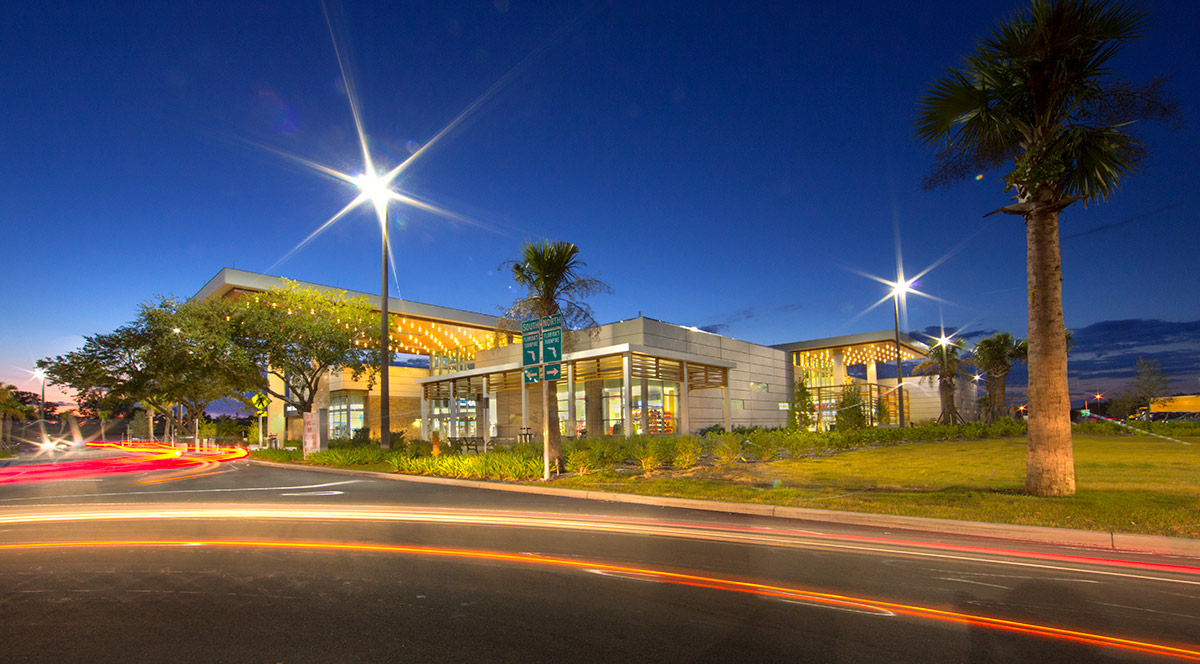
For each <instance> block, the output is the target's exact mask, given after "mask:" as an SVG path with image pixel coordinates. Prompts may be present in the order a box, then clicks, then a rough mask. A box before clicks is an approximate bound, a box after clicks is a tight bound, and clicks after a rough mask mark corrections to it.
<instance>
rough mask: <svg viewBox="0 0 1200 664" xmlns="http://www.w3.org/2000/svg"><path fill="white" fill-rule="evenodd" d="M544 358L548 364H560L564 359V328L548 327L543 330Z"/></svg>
mask: <svg viewBox="0 0 1200 664" xmlns="http://www.w3.org/2000/svg"><path fill="white" fill-rule="evenodd" d="M542 357H543V358H545V360H544V361H546V362H558V361H559V360H561V359H562V328H561V327H547V328H544V329H542Z"/></svg>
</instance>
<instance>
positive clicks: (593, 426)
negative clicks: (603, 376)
mask: <svg viewBox="0 0 1200 664" xmlns="http://www.w3.org/2000/svg"><path fill="white" fill-rule="evenodd" d="M583 409H584V411H585V412H584V427H586V428H587V432H588V435H589V436H603V435H606V434H607V433H608V431H606V430H605V428H604V381H602V380H589V381H587V382H586V383H584V384H583Z"/></svg>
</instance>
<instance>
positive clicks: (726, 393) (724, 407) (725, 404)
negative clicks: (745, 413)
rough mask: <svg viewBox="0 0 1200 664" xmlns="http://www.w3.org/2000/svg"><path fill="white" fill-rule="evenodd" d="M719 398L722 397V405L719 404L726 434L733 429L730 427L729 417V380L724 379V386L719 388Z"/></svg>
mask: <svg viewBox="0 0 1200 664" xmlns="http://www.w3.org/2000/svg"><path fill="white" fill-rule="evenodd" d="M721 397H722V401H723V403H722V404H721V410H722V411H723V414H724V416H725V431H726V432H728V431H730V430H732V429H733V427H732V426H731V425H730V419H731V418H730V415H729V379H728V378H726V379H725V386H724V387H722V388H721Z"/></svg>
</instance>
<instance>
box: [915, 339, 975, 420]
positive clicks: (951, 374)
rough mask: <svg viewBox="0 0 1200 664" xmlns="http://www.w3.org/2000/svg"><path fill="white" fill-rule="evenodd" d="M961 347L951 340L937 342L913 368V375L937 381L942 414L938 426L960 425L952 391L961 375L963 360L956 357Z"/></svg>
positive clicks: (959, 417) (959, 416) (960, 416)
mask: <svg viewBox="0 0 1200 664" xmlns="http://www.w3.org/2000/svg"><path fill="white" fill-rule="evenodd" d="M959 350H961V346H959V345H958V343H957V342H955V341H951V340H945V341H942V340H939V341H938V343H936V344H934V345H932V346H930V347H929V350H928V352H926V354H925V360H924V361H922V362H921V363H920V364H918V365H917V366H915V367H913V373H915V374H921V375H924V376H929V378H930V379H931V380H932V379H934V378H936V379H937V386H938V399H939V400H940V401H941V403H942V412H941V414H940V415H938V419H937V421H938V424H960V423H961V422H962V421H963V418H962V415H959V414H958V407H957V406H955V405H954V391H955V388H956V387H957V383H958V378H959V376H961V375H963V364H964V361H963V358H961V357H959V356H958V352H959Z"/></svg>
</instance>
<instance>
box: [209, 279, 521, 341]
mask: <svg viewBox="0 0 1200 664" xmlns="http://www.w3.org/2000/svg"><path fill="white" fill-rule="evenodd" d="M292 281H294V280H292ZM283 283H284V279H283V278H281V277H272V276H270V275H266V274H258V273H256V272H247V271H245V270H237V269H234V268H228V267H227V268H222V269H221V271H220V272H218V273H217V275H216V276H214V277H213V278H212V279H210V280H209V281H208V283H207V284H205V285H204V287H203V288H201V289H200V290H199V291H198V292H197V293H196V295H195V296H194V297H195V298H196V299H200V300H207V299H209V298H212V297H234V296H236V295H238V294H241V293H258V292H262V291H264V290H267V289H269V288H276V287H279V286H282V285H283ZM296 283H298V284H300V285H301V286H304V287H306V288H313V289H316V290H319V291H322V292H327V293H346V294H347V295H349V296H350V297H362V298H366V300H367V301H368V302H370V303H371V307H372V308H373V309H374V310H375V311H379V310H380V304H381V303H382V298H381V297H380V296H379V295H372V294H370V293H363V292H359V291H352V290H346V289H344V288H334V287H332V286H322V285H320V284H312V283H308V282H304V281H296ZM388 313H389V315H390V317H392V318H394V319H398V320H397V322H396V327H395V329H393V330H392V332H391V345H392V351H393V352H397V353H409V354H413V355H429V354H439V353H450V352H452V351H453V350H454V349H456V348H463V347H478V348H490V347H492V346H494V345H495V344H496V339H495V335H496V334H497V333H498V330H499V326H500V318H499V317H498V316H489V315H487V314H480V313H475V312H472V311H463V310H461V309H452V308H450V307H442V306H438V305H436V304H425V303H423V302H414V301H412V300H401V299H397V298H394V297H389V298H388ZM514 336H517V335H514Z"/></svg>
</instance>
